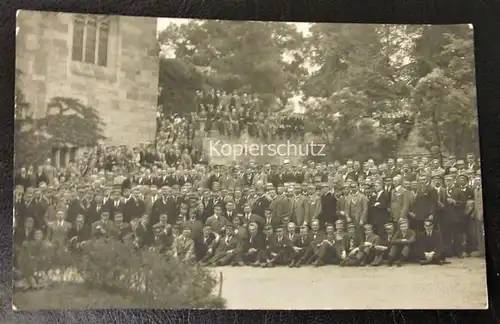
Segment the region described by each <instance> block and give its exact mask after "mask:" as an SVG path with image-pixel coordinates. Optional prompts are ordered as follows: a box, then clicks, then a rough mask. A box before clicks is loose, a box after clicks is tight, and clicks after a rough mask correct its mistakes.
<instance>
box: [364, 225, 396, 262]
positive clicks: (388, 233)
mask: <svg viewBox="0 0 500 324" xmlns="http://www.w3.org/2000/svg"><path fill="white" fill-rule="evenodd" d="M395 234H396V232H395V230H394V223H393V222H392V221H391V222H387V223H385V224H384V233H383V235H380V236H379V237H380V243H379V244H378V245H375V249H376V250H377V252H379V253H380V256H381V259H379V260H373V262H372V263H371V264H370V265H371V266H374V267H376V266H380V265H381V264H382V262H383V260H388V259H389V252H390V250H391V247H392V243H391V242H392V238H393V237H394V235H395ZM375 261H377V262H375Z"/></svg>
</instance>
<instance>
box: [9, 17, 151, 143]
mask: <svg viewBox="0 0 500 324" xmlns="http://www.w3.org/2000/svg"><path fill="white" fill-rule="evenodd" d="M74 18H75V14H68V13H56V12H41V11H22V12H20V14H19V15H18V19H17V26H18V27H19V32H18V36H17V39H16V41H17V43H16V52H17V53H16V68H18V69H19V70H21V71H22V73H23V78H22V80H21V83H22V84H21V87H22V89H23V91H24V94H25V96H26V101H27V102H28V103H29V104H30V107H31V108H32V110H33V115H34V117H35V118H42V117H44V116H45V115H46V114H47V103H48V102H49V101H50V100H51V98H54V97H69V98H75V99H79V100H80V101H81V102H82V103H83V104H84V105H86V106H88V107H91V108H94V109H95V110H96V111H97V112H98V114H99V117H100V118H101V120H102V122H103V124H104V127H103V132H104V134H103V135H104V136H105V137H106V141H105V142H107V143H108V144H127V145H136V144H138V143H140V142H144V141H152V140H153V139H154V136H155V131H156V105H157V93H158V68H159V66H158V64H159V63H158V50H157V42H156V18H147V17H126V16H110V32H109V43H108V64H107V66H105V67H102V66H97V65H94V64H87V63H82V62H77V61H72V60H71V49H72V38H73V22H74ZM61 127H64V125H61ZM48 132H49V133H50V129H49V130H48ZM74 144H76V145H78V143H74Z"/></svg>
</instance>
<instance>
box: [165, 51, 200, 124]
mask: <svg viewBox="0 0 500 324" xmlns="http://www.w3.org/2000/svg"><path fill="white" fill-rule="evenodd" d="M205 82H206V81H205V78H204V76H203V75H202V74H201V73H200V72H198V71H197V70H196V68H195V66H194V65H192V64H191V63H189V62H184V61H182V60H179V59H172V58H165V57H162V58H160V73H159V80H158V83H159V85H160V89H159V90H160V91H159V94H158V103H159V104H160V105H161V106H162V108H163V109H162V111H163V113H164V114H166V115H167V114H173V113H180V112H186V111H194V110H195V102H194V98H195V93H196V90H197V89H201V88H203V86H204V84H205Z"/></svg>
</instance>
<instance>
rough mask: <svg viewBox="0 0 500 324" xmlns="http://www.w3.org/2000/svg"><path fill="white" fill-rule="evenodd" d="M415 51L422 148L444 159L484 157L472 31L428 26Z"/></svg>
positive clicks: (415, 95) (414, 96) (414, 95)
mask: <svg viewBox="0 0 500 324" xmlns="http://www.w3.org/2000/svg"><path fill="white" fill-rule="evenodd" d="M413 51H414V56H415V58H416V61H415V63H414V71H415V76H416V77H415V83H416V86H415V88H414V91H413V93H412V100H413V105H412V107H413V109H415V111H416V112H418V128H419V130H420V134H421V136H422V141H423V143H422V145H424V146H425V147H427V148H430V149H432V150H433V151H436V152H437V153H438V154H439V155H440V156H441V157H442V156H443V155H445V154H454V155H456V156H462V155H464V154H465V153H467V152H469V151H471V152H474V153H479V152H478V147H479V145H478V143H479V142H478V124H477V109H476V88H475V82H474V80H475V73H474V56H473V55H474V46H473V31H472V29H471V28H469V27H468V26H467V25H460V26H432V27H430V26H424V27H422V28H421V29H420V36H419V37H418V38H417V39H416V42H415V47H414V49H413Z"/></svg>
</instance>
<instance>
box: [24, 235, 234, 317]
mask: <svg viewBox="0 0 500 324" xmlns="http://www.w3.org/2000/svg"><path fill="white" fill-rule="evenodd" d="M17 264H18V267H19V270H20V271H21V272H22V273H23V275H24V276H28V277H29V276H33V275H35V276H38V277H46V276H51V277H52V278H54V274H53V272H54V270H57V272H59V273H60V276H59V277H58V278H59V280H63V279H65V280H68V279H69V278H68V276H67V274H68V273H69V272H73V273H76V274H78V275H79V277H80V278H78V279H80V280H82V282H83V285H85V286H86V288H87V289H93V290H95V289H97V290H100V291H107V292H108V293H112V294H121V295H124V296H125V295H126V296H130V298H132V299H134V300H135V301H137V307H148V308H224V307H225V302H224V300H223V299H221V298H220V297H218V296H215V295H214V294H213V292H214V289H215V288H216V286H217V281H216V280H215V278H214V275H213V274H212V273H211V272H210V271H209V270H208V269H206V268H202V267H199V266H197V265H195V264H186V263H183V262H180V261H178V260H177V259H174V258H172V257H171V256H170V255H169V254H157V253H155V252H150V251H147V250H141V251H135V250H133V249H132V248H131V246H129V245H128V244H124V243H121V242H118V241H114V240H106V239H99V240H95V241H89V242H87V244H85V245H84V246H83V247H82V249H81V250H79V251H68V250H67V249H65V248H60V247H57V246H51V247H43V248H40V247H39V246H34V245H29V246H26V247H22V248H21V249H20V250H19V253H18V261H17ZM63 277H64V278H63ZM73 279H76V278H73ZM18 306H19V307H22V305H18Z"/></svg>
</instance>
